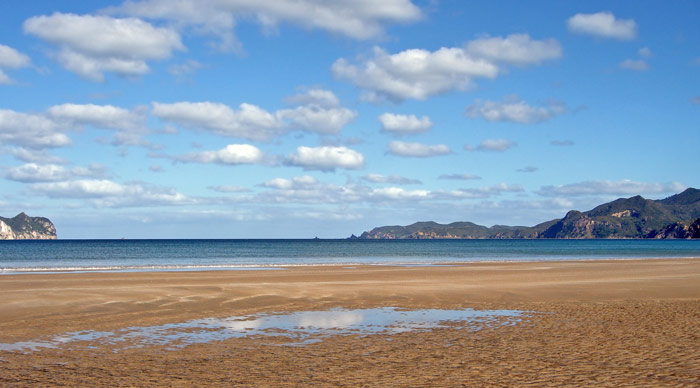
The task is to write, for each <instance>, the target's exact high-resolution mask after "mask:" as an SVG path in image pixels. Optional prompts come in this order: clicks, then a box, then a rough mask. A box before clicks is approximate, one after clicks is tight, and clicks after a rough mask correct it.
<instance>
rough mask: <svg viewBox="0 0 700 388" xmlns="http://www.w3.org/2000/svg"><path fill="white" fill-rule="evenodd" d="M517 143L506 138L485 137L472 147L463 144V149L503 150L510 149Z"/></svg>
mask: <svg viewBox="0 0 700 388" xmlns="http://www.w3.org/2000/svg"><path fill="white" fill-rule="evenodd" d="M517 145H518V144H517V143H516V142H514V141H512V140H506V139H486V140H484V141H482V142H481V143H479V145H478V146H476V147H474V146H472V145H470V144H465V145H464V149H465V150H466V151H493V152H503V151H506V150H508V149H511V148H513V147H515V146H517Z"/></svg>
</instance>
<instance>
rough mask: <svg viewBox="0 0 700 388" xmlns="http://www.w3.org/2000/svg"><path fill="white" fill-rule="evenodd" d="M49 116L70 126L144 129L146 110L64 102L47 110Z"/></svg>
mask: <svg viewBox="0 0 700 388" xmlns="http://www.w3.org/2000/svg"><path fill="white" fill-rule="evenodd" d="M47 114H48V116H50V117H51V118H53V119H55V120H57V121H59V122H63V123H65V124H67V125H68V126H70V127H75V126H83V125H91V126H94V127H97V128H106V129H116V130H138V129H142V128H143V126H144V122H145V121H146V117H145V112H143V111H130V110H127V109H124V108H119V107H116V106H113V105H94V104H84V105H81V104H62V105H54V106H52V107H50V108H49V109H48V110H47Z"/></svg>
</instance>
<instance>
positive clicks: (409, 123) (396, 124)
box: [379, 113, 433, 134]
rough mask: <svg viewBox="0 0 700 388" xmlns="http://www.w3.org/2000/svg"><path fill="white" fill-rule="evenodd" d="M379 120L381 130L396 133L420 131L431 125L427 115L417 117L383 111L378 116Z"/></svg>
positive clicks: (424, 130) (428, 128)
mask: <svg viewBox="0 0 700 388" xmlns="http://www.w3.org/2000/svg"><path fill="white" fill-rule="evenodd" d="M379 122H380V123H382V130H384V131H387V132H391V133H396V134H413V133H421V132H426V131H428V130H430V128H432V127H433V122H432V121H430V117H428V116H423V117H421V118H418V117H416V115H401V114H393V113H384V114H382V115H380V116H379Z"/></svg>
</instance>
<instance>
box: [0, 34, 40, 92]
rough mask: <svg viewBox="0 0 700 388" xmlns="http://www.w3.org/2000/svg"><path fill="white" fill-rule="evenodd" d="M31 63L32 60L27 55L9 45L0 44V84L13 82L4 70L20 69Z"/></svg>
mask: <svg viewBox="0 0 700 388" xmlns="http://www.w3.org/2000/svg"><path fill="white" fill-rule="evenodd" d="M31 63H32V61H31V60H30V59H29V57H28V56H26V55H24V54H22V53H20V52H19V51H17V50H15V49H13V48H12V47H10V46H5V45H4V44H0V85H1V84H11V83H13V82H14V81H13V80H12V78H10V77H9V76H8V75H7V74H5V72H4V71H5V70H14V69H20V68H23V67H27V66H29V65H31Z"/></svg>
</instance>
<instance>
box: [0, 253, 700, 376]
mask: <svg viewBox="0 0 700 388" xmlns="http://www.w3.org/2000/svg"><path fill="white" fill-rule="evenodd" d="M0 293H1V294H2V295H3V298H2V299H0V343H16V342H21V341H35V340H41V339H46V338H52V337H55V336H58V337H60V336H61V335H65V334H67V333H82V332H85V331H100V332H120V331H123V330H126V329H128V328H134V327H150V326H157V325H169V324H173V323H179V322H187V321H190V320H196V319H208V318H227V317H234V316H250V315H255V314H261V315H264V314H267V313H290V312H299V311H327V310H331V309H334V308H343V309H348V310H352V309H370V308H386V307H395V308H398V309H407V310H421V309H443V310H453V309H467V308H471V309H476V310H493V309H510V310H519V311H525V312H528V314H527V316H523V318H522V319H521V320H520V321H518V322H517V323H516V324H513V325H505V326H503V325H500V326H499V325H496V326H493V327H491V326H489V327H484V328H482V329H480V330H478V331H475V332H472V331H469V330H462V329H459V328H458V327H452V326H450V325H448V326H447V327H441V328H436V329H432V330H427V331H415V332H406V333H398V334H376V335H371V336H361V335H359V334H343V335H336V336H330V337H328V338H322V340H321V341H319V342H314V343H310V344H308V345H303V346H281V345H285V344H287V343H288V340H285V339H284V337H275V336H252V337H250V338H231V339H226V340H222V341H212V342H208V343H200V344H195V345H189V346H185V347H183V348H181V349H176V350H171V349H169V348H168V347H167V346H166V345H148V346H143V347H130V348H126V349H124V350H120V351H115V346H116V345H114V344H110V343H103V342H100V341H99V340H94V341H87V342H85V343H77V344H70V343H67V344H65V345H61V346H60V347H58V348H55V349H41V350H40V351H35V352H30V353H23V352H18V351H14V352H9V351H0V368H1V369H2V371H3V373H1V374H0V385H3V386H27V385H42V386H60V385H69V386H110V385H112V386H113V385H126V386H192V385H208V386H232V385H240V386H295V387H296V386H299V387H301V386H309V385H320V386H397V387H400V386H450V387H451V386H462V384H466V385H467V386H518V385H528V384H530V385H533V384H534V385H537V386H547V384H549V385H550V386H572V385H573V386H582V385H583V386H594V385H595V386H621V385H628V386H658V387H662V386H698V385H700V336H698V335H697V333H698V332H700V260H699V259H636V260H634V259H629V260H593V261H589V260H585V261H581V260H578V261H538V262H516V263H514V262H477V263H469V264H464V263H462V264H460V265H455V266H428V267H426V266H417V267H416V266H413V267H401V266H388V265H382V266H367V265H364V266H356V267H354V268H348V266H346V265H337V266H315V267H311V266H310V267H293V268H287V269H284V270H260V271H256V270H252V271H181V272H102V273H99V272H72V273H61V274H21V275H6V276H1V277H0Z"/></svg>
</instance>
